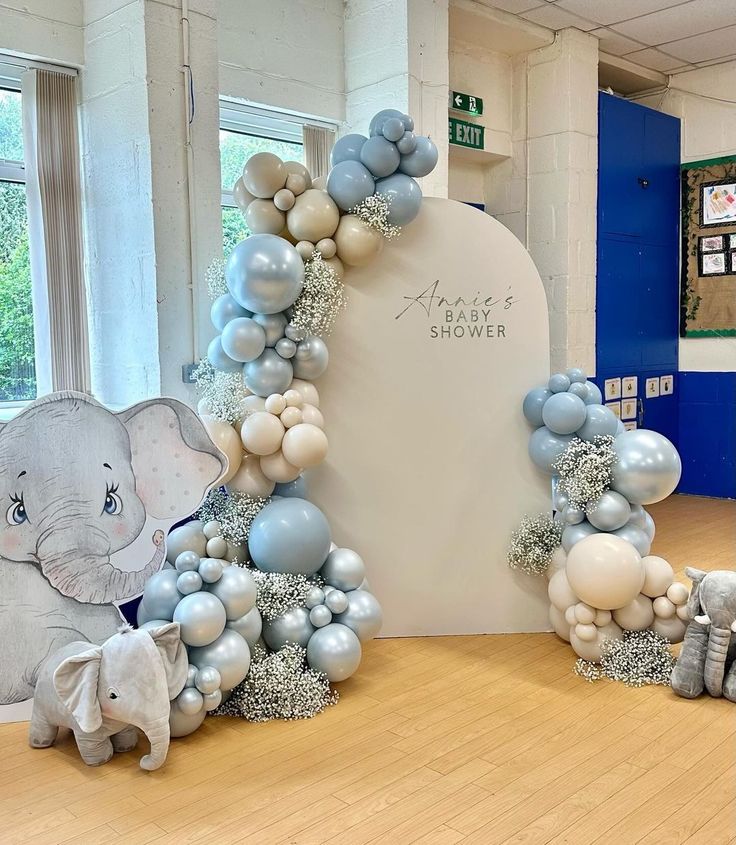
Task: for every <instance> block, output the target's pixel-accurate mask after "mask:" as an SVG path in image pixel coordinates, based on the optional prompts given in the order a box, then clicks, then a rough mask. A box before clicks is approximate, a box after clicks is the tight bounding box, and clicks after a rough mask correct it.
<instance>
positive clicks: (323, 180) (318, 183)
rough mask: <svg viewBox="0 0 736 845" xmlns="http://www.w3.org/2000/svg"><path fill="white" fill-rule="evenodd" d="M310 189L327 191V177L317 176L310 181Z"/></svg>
mask: <svg viewBox="0 0 736 845" xmlns="http://www.w3.org/2000/svg"><path fill="white" fill-rule="evenodd" d="M312 187H313V188H317V190H319V191H325V190H327V177H326V176H318V177H317V178H316V179H312Z"/></svg>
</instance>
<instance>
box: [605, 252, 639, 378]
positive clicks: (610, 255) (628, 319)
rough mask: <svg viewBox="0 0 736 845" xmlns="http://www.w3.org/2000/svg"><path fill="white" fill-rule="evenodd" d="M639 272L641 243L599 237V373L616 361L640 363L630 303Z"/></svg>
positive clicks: (635, 321)
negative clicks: (634, 281)
mask: <svg viewBox="0 0 736 845" xmlns="http://www.w3.org/2000/svg"><path fill="white" fill-rule="evenodd" d="M638 275H639V244H638V243H637V242H636V241H633V240H614V239H612V238H605V237H604V238H600V237H599V239H598V285H597V297H596V344H597V357H598V366H597V372H600V371H601V369H603V368H607V366H606V365H608V364H609V362H610V363H614V362H615V365H616V366H617V367H635V366H638V365H639V364H640V363H641V351H640V349H639V342H638V341H639V325H638V319H637V311H636V309H635V308H633V307H632V305H631V293H632V289H633V288H634V285H633V283H632V281H633V280H635V279H637V277H638Z"/></svg>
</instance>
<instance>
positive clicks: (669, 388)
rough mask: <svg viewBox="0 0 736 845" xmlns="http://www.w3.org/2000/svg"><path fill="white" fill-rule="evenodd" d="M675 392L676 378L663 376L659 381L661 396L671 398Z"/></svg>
mask: <svg viewBox="0 0 736 845" xmlns="http://www.w3.org/2000/svg"><path fill="white" fill-rule="evenodd" d="M674 392H675V377H674V376H662V377H661V378H660V380H659V395H660V396H671V395H672V394H673V393H674Z"/></svg>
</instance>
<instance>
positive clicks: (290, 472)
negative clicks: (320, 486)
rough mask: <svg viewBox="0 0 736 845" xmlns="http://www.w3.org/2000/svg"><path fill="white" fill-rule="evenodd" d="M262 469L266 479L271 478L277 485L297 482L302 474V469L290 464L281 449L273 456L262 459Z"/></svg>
mask: <svg viewBox="0 0 736 845" xmlns="http://www.w3.org/2000/svg"><path fill="white" fill-rule="evenodd" d="M261 469H262V470H263V474H264V475H265V476H266V478H270V479H271V480H272V481H275V482H276V483H277V484H288V483H289V482H290V481H295V480H296V479H297V478H298V477H299V475H300V473H301V471H302V470H301V467H295V466H294V465H293V464H290V463H289V462H288V461H287V460H286V458H285V457H284V455H283V453H282V452H281V450H280V449H279V451H278V452H274V453H273V455H266V456H264V457H263V458H261Z"/></svg>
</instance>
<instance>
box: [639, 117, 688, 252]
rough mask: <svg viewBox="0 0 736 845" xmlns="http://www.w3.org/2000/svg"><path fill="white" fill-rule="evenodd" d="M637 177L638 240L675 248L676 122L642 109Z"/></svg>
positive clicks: (677, 187)
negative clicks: (638, 186)
mask: <svg viewBox="0 0 736 845" xmlns="http://www.w3.org/2000/svg"><path fill="white" fill-rule="evenodd" d="M641 171H642V172H641V174H640V178H641V179H642V180H643V182H645V183H646V186H644V185H643V184H642V185H641V187H640V202H641V208H642V215H641V231H640V234H641V238H642V240H643V241H645V242H647V243H652V244H669V245H673V244H674V245H677V243H678V240H679V232H680V218H679V208H680V121H679V120H678V119H677V118H676V117H672V116H671V115H668V114H662V113H661V112H655V111H652V110H651V109H646V114H645V116H644V146H643V161H642V165H641Z"/></svg>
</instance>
